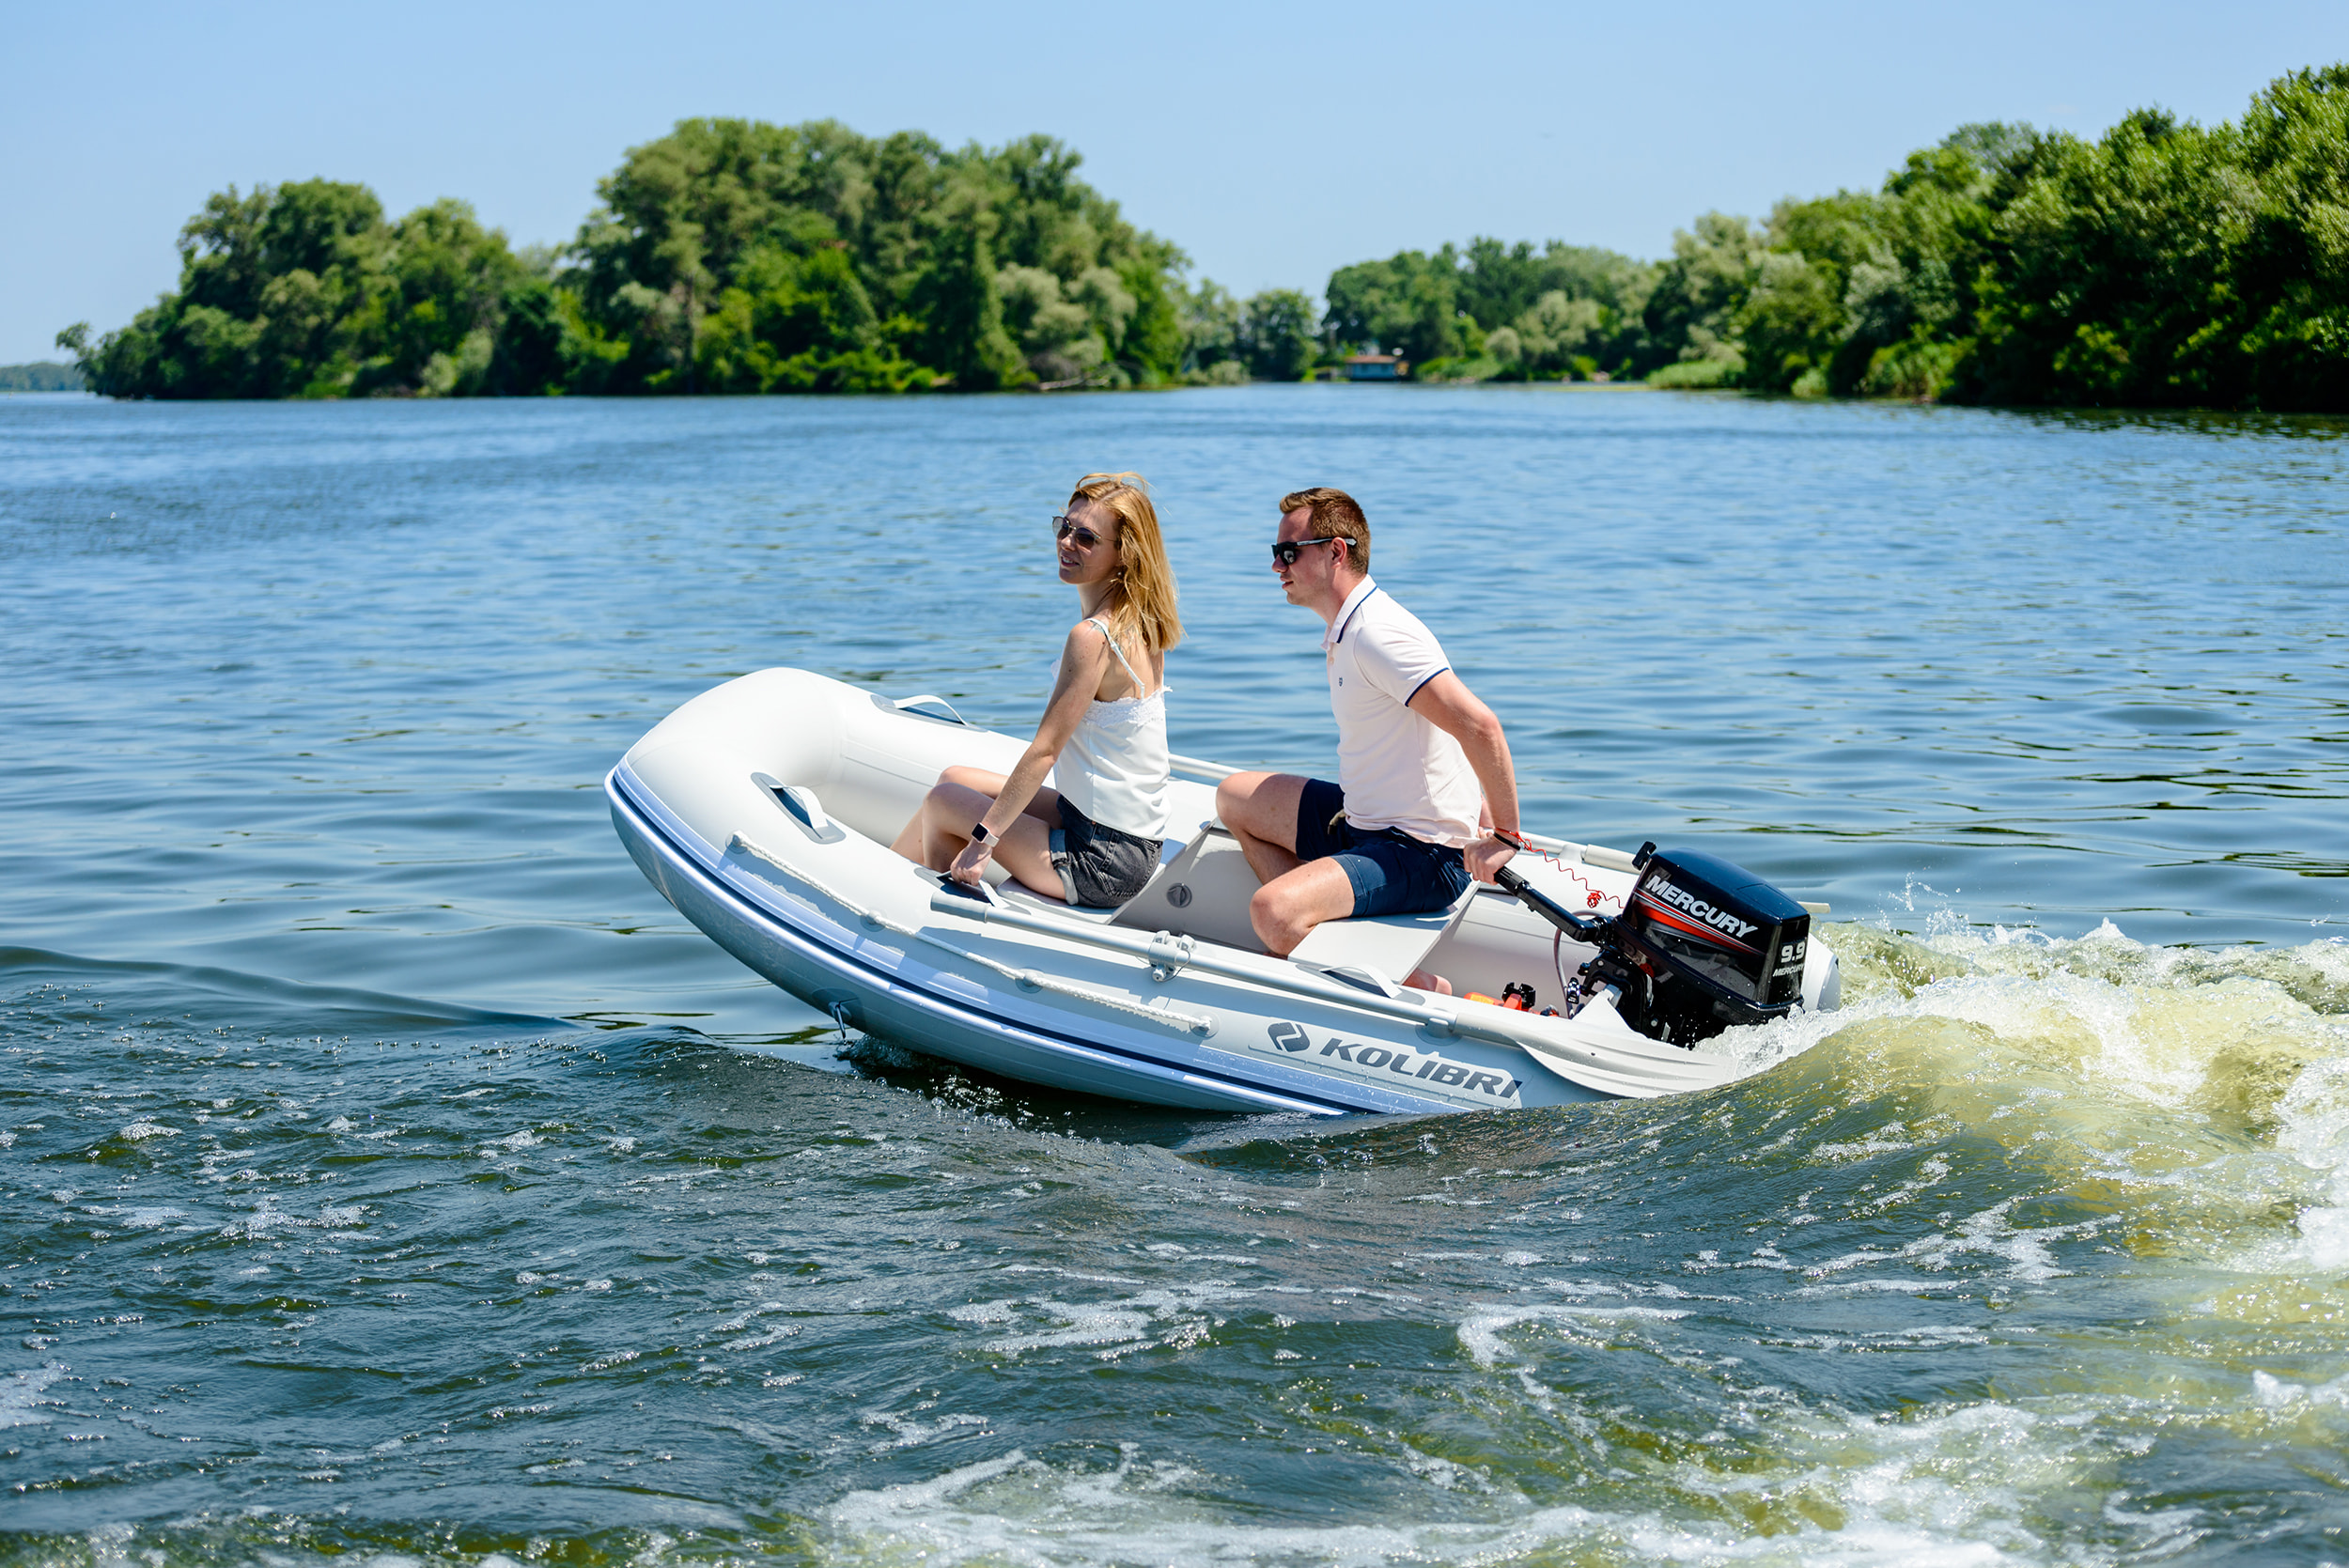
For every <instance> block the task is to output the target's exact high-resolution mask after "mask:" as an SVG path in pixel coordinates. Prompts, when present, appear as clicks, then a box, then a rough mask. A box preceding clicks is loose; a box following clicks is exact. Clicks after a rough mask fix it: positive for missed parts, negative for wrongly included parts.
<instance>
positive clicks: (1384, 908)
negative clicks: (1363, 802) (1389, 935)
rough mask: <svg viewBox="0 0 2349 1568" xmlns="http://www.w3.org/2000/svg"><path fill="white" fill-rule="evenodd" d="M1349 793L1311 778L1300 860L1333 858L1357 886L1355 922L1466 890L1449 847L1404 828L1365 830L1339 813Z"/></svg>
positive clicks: (1301, 822) (1463, 870)
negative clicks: (1420, 837) (1406, 830)
mask: <svg viewBox="0 0 2349 1568" xmlns="http://www.w3.org/2000/svg"><path fill="white" fill-rule="evenodd" d="M1345 809H1346V791H1344V790H1343V789H1340V788H1339V787H1338V786H1337V785H1336V784H1331V783H1330V781H1329V780H1327V779H1307V780H1306V781H1305V792H1304V793H1303V794H1302V795H1300V796H1299V797H1298V800H1297V858H1298V859H1299V860H1300V861H1335V862H1338V864H1339V865H1340V866H1341V867H1343V868H1344V869H1345V871H1346V880H1347V881H1348V882H1351V883H1352V884H1353V885H1354V914H1353V918H1355V919H1357V920H1361V919H1365V918H1367V917H1369V916H1371V915H1415V914H1419V913H1421V912H1423V911H1424V910H1428V909H1442V908H1450V907H1451V905H1452V902H1453V900H1455V899H1456V898H1458V897H1459V896H1460V895H1461V894H1462V893H1466V892H1468V886H1469V874H1468V866H1467V865H1466V864H1464V863H1463V862H1462V861H1461V859H1460V852H1459V851H1458V850H1457V849H1455V848H1453V847H1451V846H1449V845H1443V844H1430V843H1428V842H1427V841H1426V840H1425V839H1419V838H1413V837H1412V836H1411V835H1410V834H1408V833H1407V832H1405V831H1403V830H1402V829H1400V828H1380V829H1378V830H1377V831H1363V830H1361V829H1359V828H1357V827H1355V826H1354V825H1353V824H1352V823H1351V822H1348V821H1346V818H1345V817H1343V816H1341V815H1338V814H1339V813H1341V812H1343V811H1344V810H1345Z"/></svg>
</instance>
